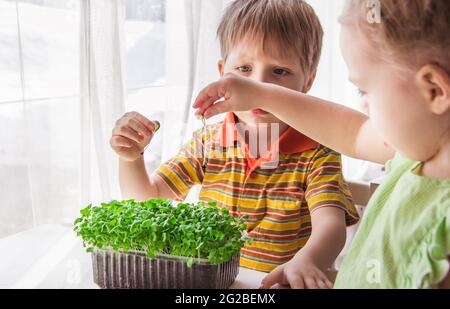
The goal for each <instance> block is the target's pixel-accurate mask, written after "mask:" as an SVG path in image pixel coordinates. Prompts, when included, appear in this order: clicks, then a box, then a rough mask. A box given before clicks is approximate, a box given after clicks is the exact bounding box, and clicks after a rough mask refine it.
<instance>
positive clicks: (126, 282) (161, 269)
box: [92, 249, 239, 289]
mask: <svg viewBox="0 0 450 309" xmlns="http://www.w3.org/2000/svg"><path fill="white" fill-rule="evenodd" d="M186 262H187V258H185V257H177V256H170V255H157V256H156V257H155V258H154V259H149V258H148V257H147V256H146V254H145V253H144V252H127V253H123V252H115V251H113V250H100V249H94V251H93V252H92V266H93V270H94V272H93V273H94V282H95V283H96V284H97V285H98V286H99V287H100V288H103V289H226V288H228V287H229V286H230V285H231V284H232V283H233V282H234V280H235V279H236V276H237V275H238V272H239V254H238V255H236V256H234V257H233V258H232V259H231V260H230V261H228V262H226V263H222V264H219V265H212V264H211V263H210V262H209V261H208V260H206V259H195V262H194V264H193V265H192V266H191V267H188V266H187V264H186Z"/></svg>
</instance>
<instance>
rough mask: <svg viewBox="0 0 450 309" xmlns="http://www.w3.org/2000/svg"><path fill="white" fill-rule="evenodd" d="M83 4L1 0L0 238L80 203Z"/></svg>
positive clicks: (67, 0) (60, 215)
mask: <svg viewBox="0 0 450 309" xmlns="http://www.w3.org/2000/svg"><path fill="white" fill-rule="evenodd" d="M79 4H80V2H79V0H17V1H15V0H14V1H12V0H0V89H1V90H0V141H1V142H0V188H1V194H2V201H1V203H0V204H1V207H0V218H1V219H2V220H1V224H0V237H2V236H4V235H7V234H10V233H13V232H15V231H19V230H23V229H25V228H28V227H30V226H33V224H34V223H35V222H36V221H39V222H40V223H49V222H51V221H52V218H55V220H56V218H58V219H59V220H61V219H64V218H70V215H68V213H69V212H71V211H73V210H74V209H78V207H79V205H78V204H79V198H78V189H79V177H78V166H79V152H80V150H79V149H80V145H79V142H80V136H79V132H80V125H79V123H80V120H79V102H80V100H79V99H80V98H79V54H80V53H79V49H80V48H79V41H80V35H79V28H80V25H79V21H80V15H79V14H80V5H79ZM55 25H58V31H55ZM42 205H45V208H44V207H40V206H42ZM61 205H64V206H65V207H61ZM30 206H31V207H30ZM67 211H68V212H67ZM71 214H73V212H71ZM41 219H42V220H41Z"/></svg>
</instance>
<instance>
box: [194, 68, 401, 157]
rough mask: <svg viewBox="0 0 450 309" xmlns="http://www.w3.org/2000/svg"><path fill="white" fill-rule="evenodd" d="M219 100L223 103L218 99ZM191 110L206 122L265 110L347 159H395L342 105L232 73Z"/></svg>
mask: <svg viewBox="0 0 450 309" xmlns="http://www.w3.org/2000/svg"><path fill="white" fill-rule="evenodd" d="M220 99H223V100H222V101H218V100H220ZM194 108H197V109H198V110H197V112H196V114H197V115H201V114H203V115H204V116H205V117H206V118H209V117H212V116H214V115H217V114H220V113H224V112H229V111H246V110H251V109H254V108H261V109H263V110H266V111H268V112H270V113H272V114H273V115H275V116H276V117H277V118H279V119H281V120H282V121H283V122H285V123H287V124H288V125H290V126H291V127H293V128H295V129H296V130H298V131H300V132H302V133H303V134H305V135H307V136H309V137H310V138H312V139H314V140H316V141H318V142H319V143H321V144H323V145H324V146H327V147H329V148H331V149H334V150H336V151H338V152H340V153H342V154H345V155H347V156H350V157H353V158H356V159H361V160H366V161H372V162H377V163H381V164H384V163H386V161H388V160H389V159H391V158H392V157H393V156H394V151H393V149H391V148H390V147H389V146H388V145H387V144H386V143H385V142H384V140H383V138H382V137H381V136H380V135H379V134H378V132H377V130H375V128H374V127H373V125H372V123H371V121H370V119H369V118H368V117H367V116H365V115H364V114H362V113H359V112H357V111H355V110H352V109H350V108H347V107H344V106H342V105H338V104H334V103H331V102H327V101H325V100H321V99H318V98H314V97H311V96H308V95H305V94H303V93H300V92H298V91H294V90H291V89H287V88H283V87H280V86H277V85H273V84H266V83H257V82H255V81H252V80H251V79H248V78H243V77H239V76H236V75H233V74H228V75H226V76H224V77H223V78H222V79H221V80H219V81H218V82H215V83H213V84H210V85H209V86H207V87H206V88H205V89H203V90H202V91H201V92H200V94H199V96H198V98H197V100H196V102H195V103H194Z"/></svg>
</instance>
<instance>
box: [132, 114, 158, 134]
mask: <svg viewBox="0 0 450 309" xmlns="http://www.w3.org/2000/svg"><path fill="white" fill-rule="evenodd" d="M128 125H129V126H130V127H131V128H132V129H133V130H134V131H136V132H138V133H140V134H141V135H142V136H145V137H148V136H150V135H151V134H152V133H153V132H152V131H150V130H149V129H148V127H146V126H145V125H144V124H142V122H140V121H139V120H137V119H135V118H130V119H129V121H128Z"/></svg>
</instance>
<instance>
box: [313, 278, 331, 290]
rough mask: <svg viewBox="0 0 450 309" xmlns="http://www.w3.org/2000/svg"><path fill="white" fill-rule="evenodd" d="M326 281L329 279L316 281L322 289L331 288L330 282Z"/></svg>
mask: <svg viewBox="0 0 450 309" xmlns="http://www.w3.org/2000/svg"><path fill="white" fill-rule="evenodd" d="M326 281H327V280H323V279H317V280H316V283H317V286H318V287H319V289H322V290H327V289H331V287H330V285H329V283H327V282H326Z"/></svg>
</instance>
